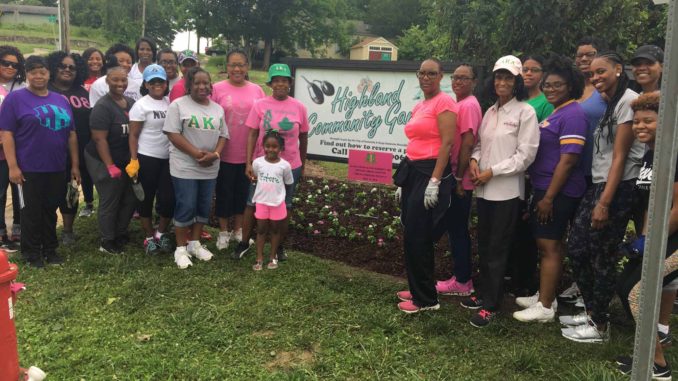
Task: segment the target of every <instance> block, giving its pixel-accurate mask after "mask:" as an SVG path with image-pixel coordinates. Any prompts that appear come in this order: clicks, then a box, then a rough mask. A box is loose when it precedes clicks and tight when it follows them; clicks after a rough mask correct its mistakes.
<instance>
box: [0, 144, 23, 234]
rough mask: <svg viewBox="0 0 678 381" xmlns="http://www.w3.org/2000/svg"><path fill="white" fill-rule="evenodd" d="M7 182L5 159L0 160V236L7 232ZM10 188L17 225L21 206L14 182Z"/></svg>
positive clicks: (7, 169)
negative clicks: (0, 208) (0, 209)
mask: <svg viewBox="0 0 678 381" xmlns="http://www.w3.org/2000/svg"><path fill="white" fill-rule="evenodd" d="M0 149H1V148H0ZM8 185H10V182H9V167H7V160H0V206H2V213H0V236H1V235H4V234H6V233H7V224H5V205H7V186H8ZM11 188H12V213H13V214H14V217H13V219H14V221H13V224H14V225H19V222H20V221H21V207H20V205H19V193H18V192H17V187H16V185H15V184H11Z"/></svg>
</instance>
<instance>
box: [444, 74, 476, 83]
mask: <svg viewBox="0 0 678 381" xmlns="http://www.w3.org/2000/svg"><path fill="white" fill-rule="evenodd" d="M450 78H451V79H452V82H466V81H472V80H474V79H475V78H471V77H465V76H463V75H453V76H451V77H450Z"/></svg>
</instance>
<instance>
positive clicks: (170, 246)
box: [158, 233, 174, 254]
mask: <svg viewBox="0 0 678 381" xmlns="http://www.w3.org/2000/svg"><path fill="white" fill-rule="evenodd" d="M158 245H159V246H160V250H162V252H163V253H165V254H169V253H172V252H174V243H173V242H172V240H171V239H170V237H169V235H168V234H167V233H165V234H163V235H161V236H160V239H159V240H158Z"/></svg>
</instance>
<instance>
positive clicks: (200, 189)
mask: <svg viewBox="0 0 678 381" xmlns="http://www.w3.org/2000/svg"><path fill="white" fill-rule="evenodd" d="M172 184H173V185H174V196H175V199H176V205H175V207H174V226H178V227H188V226H191V225H193V224H194V223H200V224H206V223H207V222H209V216H210V210H211V209H212V194H214V187H215V185H216V184H217V179H209V180H195V179H180V178H177V177H174V176H172Z"/></svg>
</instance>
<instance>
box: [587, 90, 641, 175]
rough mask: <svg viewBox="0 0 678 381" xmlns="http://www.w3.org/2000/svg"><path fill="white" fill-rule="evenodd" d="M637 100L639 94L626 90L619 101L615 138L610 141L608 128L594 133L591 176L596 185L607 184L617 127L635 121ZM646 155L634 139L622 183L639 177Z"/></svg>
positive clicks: (614, 115)
mask: <svg viewBox="0 0 678 381" xmlns="http://www.w3.org/2000/svg"><path fill="white" fill-rule="evenodd" d="M636 98H638V93H636V92H635V91H633V90H631V89H626V92H625V93H624V95H622V97H621V99H619V102H618V103H617V107H615V108H614V114H613V116H612V117H613V122H614V127H613V128H612V134H613V138H612V139H611V141H610V140H608V131H607V127H603V128H602V129H601V128H600V127H597V128H596V130H595V131H594V133H593V165H592V167H591V175H592V181H593V183H594V184H599V183H604V182H607V175H608V173H609V172H610V167H611V166H612V152H613V150H614V137H616V136H617V127H618V126H619V125H620V124H623V123H629V122H631V121H632V120H633V110H631V102H632V101H633V100H634V99H636ZM644 153H645V145H644V144H643V143H641V142H639V141H638V140H635V139H634V141H633V145H632V146H631V150H630V151H629V155H628V156H627V157H626V164H625V165H624V174H623V177H622V181H624V180H631V179H635V178H637V177H638V172H639V171H640V166H641V164H642V162H643V154H644Z"/></svg>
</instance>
